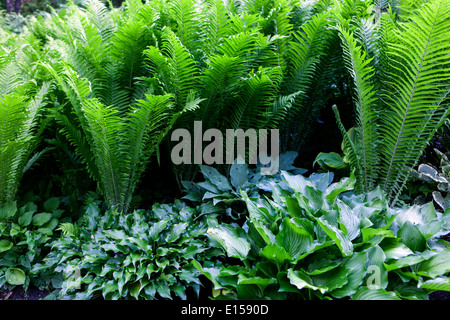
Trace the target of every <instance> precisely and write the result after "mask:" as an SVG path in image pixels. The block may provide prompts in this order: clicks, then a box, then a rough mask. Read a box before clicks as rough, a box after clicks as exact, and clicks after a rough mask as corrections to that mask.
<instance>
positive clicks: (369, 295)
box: [352, 287, 400, 300]
mask: <svg viewBox="0 0 450 320" xmlns="http://www.w3.org/2000/svg"><path fill="white" fill-rule="evenodd" d="M352 300H400V298H399V297H397V295H396V294H395V293H394V292H388V291H386V290H384V289H369V288H367V287H361V288H360V289H358V291H357V292H356V293H355V294H354V295H353V296H352Z"/></svg>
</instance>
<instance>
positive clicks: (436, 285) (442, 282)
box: [419, 277, 450, 291]
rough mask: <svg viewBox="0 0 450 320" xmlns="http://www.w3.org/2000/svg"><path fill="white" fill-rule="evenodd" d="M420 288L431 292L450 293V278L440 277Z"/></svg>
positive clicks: (428, 281)
mask: <svg viewBox="0 0 450 320" xmlns="http://www.w3.org/2000/svg"><path fill="white" fill-rule="evenodd" d="M419 288H422V289H427V290H431V291H437V290H440V291H450V277H438V278H435V279H431V280H427V281H425V282H423V283H422V284H420V285H419Z"/></svg>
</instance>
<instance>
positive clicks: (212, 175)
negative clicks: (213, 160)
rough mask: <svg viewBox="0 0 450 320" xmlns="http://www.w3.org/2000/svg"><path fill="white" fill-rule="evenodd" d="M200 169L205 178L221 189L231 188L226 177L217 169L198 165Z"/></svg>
mask: <svg viewBox="0 0 450 320" xmlns="http://www.w3.org/2000/svg"><path fill="white" fill-rule="evenodd" d="M200 170H201V171H202V173H203V175H204V176H205V178H206V179H208V180H209V181H211V183H212V184H213V185H215V186H216V187H217V188H218V189H219V190H221V191H228V190H232V188H231V185H230V183H229V182H228V179H227V178H226V177H225V176H223V175H222V174H220V173H219V171H217V169H215V168H213V167H209V166H205V165H200Z"/></svg>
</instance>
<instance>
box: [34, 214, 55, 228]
mask: <svg viewBox="0 0 450 320" xmlns="http://www.w3.org/2000/svg"><path fill="white" fill-rule="evenodd" d="M51 218H52V214H51V213H47V212H43V213H37V214H35V215H34V216H33V225H35V226H42V225H44V224H45V223H47V222H49V221H50V219H51Z"/></svg>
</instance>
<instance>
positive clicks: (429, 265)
mask: <svg viewBox="0 0 450 320" xmlns="http://www.w3.org/2000/svg"><path fill="white" fill-rule="evenodd" d="M417 271H418V272H417V274H419V275H424V276H428V277H431V278H436V277H437V276H440V275H444V274H445V273H447V272H449V271H450V248H446V249H444V250H442V251H440V252H439V253H438V254H436V255H434V256H433V257H431V258H430V259H428V260H426V261H423V262H421V263H420V264H419V265H418V266H417Z"/></svg>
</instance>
